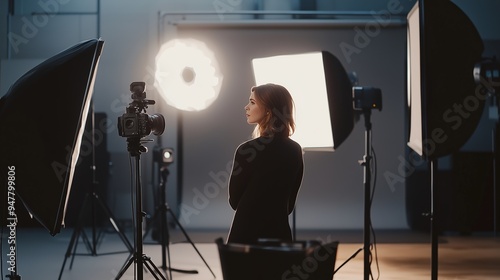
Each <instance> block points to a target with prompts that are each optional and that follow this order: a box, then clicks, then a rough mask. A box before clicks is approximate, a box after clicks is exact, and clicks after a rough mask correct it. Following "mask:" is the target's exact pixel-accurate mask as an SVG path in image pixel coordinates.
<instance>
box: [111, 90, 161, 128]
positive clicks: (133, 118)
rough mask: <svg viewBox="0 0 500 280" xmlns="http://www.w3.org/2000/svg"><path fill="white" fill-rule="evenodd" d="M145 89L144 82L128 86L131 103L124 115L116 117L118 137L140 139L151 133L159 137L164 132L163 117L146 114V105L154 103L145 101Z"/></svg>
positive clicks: (153, 102)
mask: <svg viewBox="0 0 500 280" xmlns="http://www.w3.org/2000/svg"><path fill="white" fill-rule="evenodd" d="M145 89H146V84H145V83H144V82H133V83H131V84H130V91H131V92H132V102H131V103H130V104H129V106H128V107H127V109H126V112H125V114H123V115H122V116H120V117H118V134H119V135H120V136H122V137H134V138H142V137H146V136H148V135H149V134H151V132H152V133H153V134H154V135H161V134H162V133H163V131H164V130H165V118H164V117H163V115H160V114H153V115H148V114H147V113H146V108H147V107H148V105H149V104H155V101H154V100H148V99H146V92H145ZM143 111H144V112H143Z"/></svg>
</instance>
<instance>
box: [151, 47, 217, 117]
mask: <svg viewBox="0 0 500 280" xmlns="http://www.w3.org/2000/svg"><path fill="white" fill-rule="evenodd" d="M221 85H222V74H221V73H220V70H219V65H218V63H217V60H216V59H215V56H214V54H213V52H212V51H211V50H210V49H208V47H207V46H206V45H205V43H203V42H200V41H198V40H194V39H173V40H170V41H168V42H167V43H165V44H164V45H163V46H162V47H161V48H160V51H159V52H158V55H157V56H156V73H155V87H156V89H157V90H158V92H159V93H160V94H161V96H162V97H163V98H164V99H165V101H166V102H167V104H169V105H171V106H173V107H175V108H177V109H180V110H184V111H201V110H203V109H206V108H207V107H208V106H210V105H211V104H212V103H213V102H214V101H215V99H217V96H218V95H219V91H220V88H221Z"/></svg>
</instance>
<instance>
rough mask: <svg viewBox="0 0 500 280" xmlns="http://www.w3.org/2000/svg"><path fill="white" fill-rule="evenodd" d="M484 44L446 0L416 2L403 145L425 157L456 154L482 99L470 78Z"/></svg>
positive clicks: (410, 16) (410, 30)
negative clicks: (407, 119)
mask: <svg viewBox="0 0 500 280" xmlns="http://www.w3.org/2000/svg"><path fill="white" fill-rule="evenodd" d="M483 48H484V46H483V41H482V40H481V37H480V35H479V32H478V31H477V29H476V28H475V26H474V24H473V23H472V21H471V20H470V19H469V18H468V17H467V15H466V14H465V13H464V12H463V11H462V10H461V9H460V8H459V7H458V6H457V5H455V4H454V3H452V2H451V1H449V0H431V1H427V0H420V1H418V2H417V3H415V5H414V6H413V8H412V9H411V11H410V12H409V13H408V93H409V100H410V103H409V105H410V135H409V140H408V146H409V147H410V148H411V149H413V150H414V151H415V152H417V153H418V154H419V155H420V156H422V157H423V158H426V159H430V160H433V159H437V158H439V157H442V156H447V155H450V154H452V153H454V152H456V151H458V150H459V149H460V148H461V147H462V146H463V145H464V144H465V143H466V142H467V140H468V139H469V138H470V136H471V135H472V134H473V133H474V131H475V130H476V127H477V125H478V123H479V121H480V119H481V115H482V112H483V108H484V101H485V99H486V95H485V93H484V92H482V91H481V90H479V89H480V88H478V87H477V85H476V82H475V80H474V75H473V72H474V67H475V65H476V64H477V63H478V62H479V61H480V60H481V54H482V52H483Z"/></svg>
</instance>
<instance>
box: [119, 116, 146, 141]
mask: <svg viewBox="0 0 500 280" xmlns="http://www.w3.org/2000/svg"><path fill="white" fill-rule="evenodd" d="M118 134H119V135H120V136H122V137H141V138H142V137H145V136H148V135H149V134H151V125H150V124H149V116H148V115H147V114H145V113H125V114H123V115H122V116H121V117H119V118H118Z"/></svg>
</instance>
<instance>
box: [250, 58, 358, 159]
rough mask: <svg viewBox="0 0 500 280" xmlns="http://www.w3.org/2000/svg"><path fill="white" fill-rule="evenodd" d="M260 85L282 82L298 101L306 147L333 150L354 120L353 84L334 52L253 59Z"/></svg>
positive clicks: (300, 138) (299, 130)
mask: <svg viewBox="0 0 500 280" xmlns="http://www.w3.org/2000/svg"><path fill="white" fill-rule="evenodd" d="M252 63H253V68H254V76H255V81H256V84H257V85H261V84H265V83H275V84H280V85H282V86H284V87H286V88H287V89H288V91H289V92H290V94H291V95H292V98H293V100H294V103H295V122H296V131H295V133H294V134H293V135H292V136H291V138H292V139H294V140H295V141H297V142H298V143H299V144H300V145H301V146H302V148H303V149H304V150H313V151H314V150H316V151H334V150H335V149H337V148H338V147H339V145H340V144H341V143H342V142H343V141H344V140H345V139H346V138H347V137H348V136H349V134H350V133H351V131H352V129H353V128H354V124H355V117H354V111H353V102H352V84H351V81H350V80H349V77H348V75H347V73H346V71H345V70H344V68H343V66H342V64H341V63H340V61H339V60H338V59H337V58H336V57H335V56H333V55H332V54H331V53H329V52H326V51H323V52H312V53H305V54H293V55H280V56H273V57H266V58H255V59H253V60H252Z"/></svg>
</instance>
